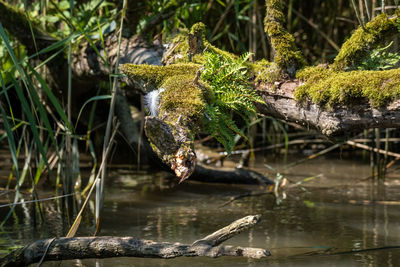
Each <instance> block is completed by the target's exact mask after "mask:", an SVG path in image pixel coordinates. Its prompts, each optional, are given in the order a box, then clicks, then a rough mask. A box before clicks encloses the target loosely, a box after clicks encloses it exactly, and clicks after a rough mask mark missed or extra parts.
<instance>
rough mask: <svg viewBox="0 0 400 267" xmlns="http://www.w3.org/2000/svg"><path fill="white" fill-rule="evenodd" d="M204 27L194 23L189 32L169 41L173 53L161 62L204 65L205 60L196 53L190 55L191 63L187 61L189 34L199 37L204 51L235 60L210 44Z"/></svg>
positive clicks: (231, 55)
mask: <svg viewBox="0 0 400 267" xmlns="http://www.w3.org/2000/svg"><path fill="white" fill-rule="evenodd" d="M205 31H206V26H205V25H204V24H203V23H202V22H199V23H196V24H194V25H193V26H192V28H191V29H190V31H188V32H187V31H183V32H181V33H180V34H178V35H177V36H175V37H174V39H173V40H172V41H171V44H170V47H172V48H173V51H170V53H169V54H168V55H167V56H165V58H164V60H163V62H164V63H165V64H167V65H169V64H173V63H195V64H204V63H205V59H204V56H203V54H202V53H198V54H195V55H191V56H192V57H191V61H190V60H189V34H192V35H197V36H199V35H200V36H201V40H202V42H203V47H204V50H205V51H210V52H214V53H216V54H219V55H223V56H227V57H230V58H237V56H236V55H234V54H231V53H229V52H226V51H224V50H221V49H219V48H217V47H215V46H213V45H212V44H210V43H209V42H208V41H207V39H206V38H205Z"/></svg>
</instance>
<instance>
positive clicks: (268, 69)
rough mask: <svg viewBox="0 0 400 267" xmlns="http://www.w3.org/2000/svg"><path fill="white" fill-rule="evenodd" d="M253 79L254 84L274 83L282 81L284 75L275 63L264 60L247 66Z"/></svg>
mask: <svg viewBox="0 0 400 267" xmlns="http://www.w3.org/2000/svg"><path fill="white" fill-rule="evenodd" d="M247 65H248V66H249V68H250V70H251V71H252V74H253V76H254V77H255V81H256V82H265V83H275V82H276V81H279V80H282V78H283V76H284V73H283V72H282V69H281V68H279V67H278V65H277V64H276V63H275V62H269V61H267V60H265V59H262V60H260V61H257V62H255V63H248V64H247Z"/></svg>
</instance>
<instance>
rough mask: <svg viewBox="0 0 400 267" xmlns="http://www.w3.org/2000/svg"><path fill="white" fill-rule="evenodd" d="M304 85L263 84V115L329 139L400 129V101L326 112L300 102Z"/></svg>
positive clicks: (258, 88)
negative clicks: (299, 93) (298, 96)
mask: <svg viewBox="0 0 400 267" xmlns="http://www.w3.org/2000/svg"><path fill="white" fill-rule="evenodd" d="M300 85H301V83H300V81H298V80H292V81H285V82H282V83H279V84H278V85H277V87H276V85H275V88H273V86H272V85H271V84H259V85H258V87H257V88H256V90H258V92H259V93H260V94H261V95H262V96H263V98H264V100H265V103H266V105H259V106H258V107H259V112H260V113H261V114H265V115H269V116H273V117H275V118H278V119H281V120H284V121H288V122H294V123H296V124H298V125H301V126H303V127H305V128H313V129H316V130H318V131H320V132H321V133H322V134H324V135H326V136H345V135H348V134H349V133H351V132H359V131H362V130H363V129H370V128H397V127H399V126H400V100H396V101H394V102H392V103H390V104H389V105H388V106H386V107H382V108H373V107H371V106H370V105H368V104H359V105H352V106H338V107H335V108H332V109H326V108H324V107H321V106H319V105H317V104H315V103H312V102H305V103H299V102H298V101H296V100H295V99H294V96H293V93H294V91H295V90H296V88H297V87H298V86H300Z"/></svg>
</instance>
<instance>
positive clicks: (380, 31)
mask: <svg viewBox="0 0 400 267" xmlns="http://www.w3.org/2000/svg"><path fill="white" fill-rule="evenodd" d="M396 32H397V27H396V23H395V19H389V18H388V17H387V15H386V14H384V13H382V14H380V15H379V16H377V17H376V18H374V19H373V20H371V21H370V22H368V23H367V24H366V25H365V27H364V28H362V27H359V28H358V29H357V30H356V31H355V32H354V33H353V34H352V36H351V37H350V39H348V40H347V41H346V42H345V43H344V44H343V46H342V48H341V49H340V52H339V54H338V55H337V56H336V58H335V62H334V64H333V67H334V69H335V70H337V71H340V70H345V69H347V68H350V69H354V68H356V66H357V65H358V64H359V62H360V60H362V58H364V57H365V56H366V54H367V53H368V52H369V51H370V50H371V49H373V48H376V46H377V45H378V44H379V43H380V42H382V41H383V40H384V38H385V37H388V35H390V33H393V34H394V33H396Z"/></svg>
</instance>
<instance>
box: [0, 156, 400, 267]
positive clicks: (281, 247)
mask: <svg viewBox="0 0 400 267" xmlns="http://www.w3.org/2000/svg"><path fill="white" fill-rule="evenodd" d="M254 167H255V169H257V170H258V171H262V172H264V173H266V174H267V169H266V168H264V167H263V166H262V165H260V166H254ZM274 167H277V166H274ZM268 175H269V176H270V177H271V178H274V175H275V174H272V173H268ZM368 175H369V167H368V165H367V164H364V163H361V162H356V161H349V160H339V159H317V160H315V161H313V162H309V163H306V164H302V165H300V166H297V167H294V168H291V169H289V170H286V171H284V172H283V176H284V177H285V178H287V179H288V180H290V181H291V184H292V185H293V184H294V183H296V182H299V181H304V179H305V178H307V177H315V178H314V179H311V180H310V181H308V182H304V183H303V184H302V185H301V186H289V187H286V188H283V189H282V191H281V192H280V195H279V196H280V199H281V202H280V204H279V205H278V204H277V201H276V198H275V196H274V195H273V194H265V195H260V196H256V197H245V198H240V199H238V200H235V201H233V202H230V203H228V204H226V203H227V201H228V200H229V199H230V197H232V196H238V195H242V194H246V193H248V192H250V191H257V192H259V191H260V190H262V188H260V187H258V186H243V185H240V186H239V185H221V184H202V183H197V182H187V183H183V184H180V185H177V184H176V183H175V182H174V180H171V179H169V177H168V175H166V174H164V173H134V172H131V171H124V170H119V171H113V172H111V173H110V178H109V181H108V182H107V187H106V200H105V207H104V212H103V223H102V225H103V227H102V230H101V235H113V236H135V237H140V238H142V239H151V240H156V241H168V242H180V243H192V242H193V241H194V240H197V239H200V238H201V237H204V236H206V235H208V234H210V233H212V232H213V231H215V230H217V229H219V228H221V227H223V226H225V225H228V224H229V223H231V222H232V221H233V220H235V219H239V218H241V217H244V216H246V215H253V214H262V221H261V222H260V223H259V224H258V225H257V226H256V227H254V228H253V229H251V230H250V231H247V232H244V233H242V234H240V235H239V236H237V237H235V238H232V239H231V240H228V241H226V242H225V243H224V244H226V245H235V246H251V247H261V248H265V249H269V250H270V251H271V254H272V256H271V257H269V258H266V259H261V260H252V259H245V258H234V257H223V258H218V259H211V258H201V257H196V258H177V259H172V260H162V259H137V258H113V259H105V260H94V259H93V260H81V261H77V260H74V261H64V262H62V264H61V266H96V265H97V266H207V265H209V266H266V265H267V266H400V257H399V256H400V249H399V248H397V247H398V246H400V209H399V205H400V200H399V193H398V192H400V191H399V190H400V179H399V177H398V176H396V175H389V176H388V178H387V179H386V180H385V182H382V183H378V182H376V181H375V182H374V181H371V180H370V179H369V180H368V179H364V178H365V177H367V176H368ZM91 204H92V205H93V203H91ZM29 205H30V204H26V205H24V206H23V207H22V206H20V207H18V208H17V210H16V213H15V215H14V216H13V218H12V219H11V220H10V221H9V222H8V223H7V225H6V226H5V227H4V229H3V230H2V233H1V241H2V243H1V244H0V246H2V248H4V247H9V246H13V245H21V244H25V243H27V242H30V241H32V240H35V239H38V238H46V237H52V236H54V235H62V233H63V232H64V234H65V231H66V230H67V226H66V225H64V226H63V224H62V221H63V220H62V216H61V214H60V212H62V211H61V210H60V212H59V211H57V207H56V205H55V204H54V203H52V202H50V203H47V204H46V205H45V207H46V208H45V209H46V210H45V213H46V214H47V215H46V218H47V219H48V222H47V223H46V224H47V226H45V225H43V224H39V225H38V226H37V228H36V229H35V228H33V227H32V225H33V222H32V220H33V219H32V218H33V217H32V216H33V215H32V214H30V213H32V212H31V210H32V208H31V207H30V206H29ZM89 208H90V207H89ZM92 208H93V207H92ZM0 212H1V214H0V215H1V216H3V215H4V214H5V212H6V210H5V209H4V208H3V209H0ZM92 218H93V216H92V215H91V214H90V213H89V214H88V215H87V216H86V217H85V219H84V221H83V225H82V226H83V227H82V228H81V229H80V232H79V234H78V235H88V234H90V233H92V231H93V220H92ZM49 225H52V226H51V227H49ZM391 247H392V248H391ZM43 266H58V264H55V263H45V264H43Z"/></svg>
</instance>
